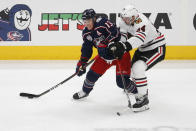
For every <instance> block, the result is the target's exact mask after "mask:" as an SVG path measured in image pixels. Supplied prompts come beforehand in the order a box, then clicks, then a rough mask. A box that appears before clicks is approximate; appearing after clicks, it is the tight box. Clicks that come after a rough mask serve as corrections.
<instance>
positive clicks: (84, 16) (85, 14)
mask: <svg viewBox="0 0 196 131" xmlns="http://www.w3.org/2000/svg"><path fill="white" fill-rule="evenodd" d="M94 17H96V13H95V11H94V9H86V10H85V11H84V12H83V13H82V19H83V20H86V19H90V18H94Z"/></svg>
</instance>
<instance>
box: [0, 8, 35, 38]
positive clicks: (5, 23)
mask: <svg viewBox="0 0 196 131" xmlns="http://www.w3.org/2000/svg"><path fill="white" fill-rule="evenodd" d="M31 15H32V12H31V9H30V8H29V7H28V6H27V5H24V4H17V5H14V6H13V7H12V8H11V9H10V11H9V13H8V19H0V41H31V32H30V30H29V28H28V27H29V25H30V23H31Z"/></svg>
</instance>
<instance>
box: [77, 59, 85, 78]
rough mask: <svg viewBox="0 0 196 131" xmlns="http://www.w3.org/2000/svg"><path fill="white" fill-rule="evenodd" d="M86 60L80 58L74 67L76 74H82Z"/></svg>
mask: <svg viewBox="0 0 196 131" xmlns="http://www.w3.org/2000/svg"><path fill="white" fill-rule="evenodd" d="M87 61H88V60H86V59H80V60H79V61H78V63H77V67H76V73H78V74H77V75H78V76H82V75H83V74H85V73H86V67H85V65H86V63H87Z"/></svg>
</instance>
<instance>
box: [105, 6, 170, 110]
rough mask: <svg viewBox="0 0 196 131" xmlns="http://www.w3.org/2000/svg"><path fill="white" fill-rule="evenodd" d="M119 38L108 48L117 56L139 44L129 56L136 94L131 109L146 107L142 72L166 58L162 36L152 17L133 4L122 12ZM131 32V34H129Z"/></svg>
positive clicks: (146, 90) (145, 84)
mask: <svg viewBox="0 0 196 131" xmlns="http://www.w3.org/2000/svg"><path fill="white" fill-rule="evenodd" d="M119 27H120V32H121V40H120V41H119V42H113V43H111V44H110V46H109V48H110V49H111V50H113V49H114V48H115V49H116V50H113V55H114V56H115V57H117V58H120V57H121V56H122V55H123V54H122V51H119V50H124V51H127V52H128V51H130V50H132V49H134V48H138V49H137V50H136V52H135V53H134V56H133V59H132V67H131V69H132V78H133V79H134V80H135V83H136V85H137V90H138V94H136V95H135V97H136V103H135V104H134V105H133V106H132V109H133V111H135V112H138V111H143V110H146V109H149V107H148V104H149V100H148V88H147V77H146V75H145V72H146V71H147V70H149V69H150V68H151V67H153V66H154V65H155V64H157V63H158V62H160V61H162V60H164V58H165V44H166V42H165V37H164V35H163V34H162V33H161V32H159V31H158V29H156V28H155V27H154V25H153V24H152V23H151V21H150V20H149V19H148V18H147V17H146V16H144V15H143V14H142V13H140V12H138V10H137V9H136V8H135V7H134V6H132V5H128V6H126V7H124V8H123V10H122V12H121V19H120V22H119ZM129 36H131V37H129Z"/></svg>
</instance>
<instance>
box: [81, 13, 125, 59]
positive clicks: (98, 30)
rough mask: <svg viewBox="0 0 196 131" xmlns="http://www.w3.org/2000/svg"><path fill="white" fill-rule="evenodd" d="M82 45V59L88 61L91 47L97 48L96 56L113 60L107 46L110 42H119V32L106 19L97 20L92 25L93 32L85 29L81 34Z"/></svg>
mask: <svg viewBox="0 0 196 131" xmlns="http://www.w3.org/2000/svg"><path fill="white" fill-rule="evenodd" d="M82 37H83V41H84V43H83V45H82V49H81V52H82V55H81V57H82V58H86V59H90V57H91V56H92V53H93V50H92V48H93V46H94V47H95V48H97V50H98V54H99V55H100V56H101V57H102V58H104V59H106V60H112V59H114V57H113V55H112V54H111V53H110V52H109V50H108V48H107V46H108V44H109V43H110V42H111V41H119V40H120V37H121V35H120V32H119V30H118V28H117V27H116V25H115V24H113V23H111V22H110V21H109V20H108V19H106V18H101V17H100V18H97V20H96V22H95V23H94V28H93V30H88V29H87V28H86V27H85V28H84V30H83V32H82Z"/></svg>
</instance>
